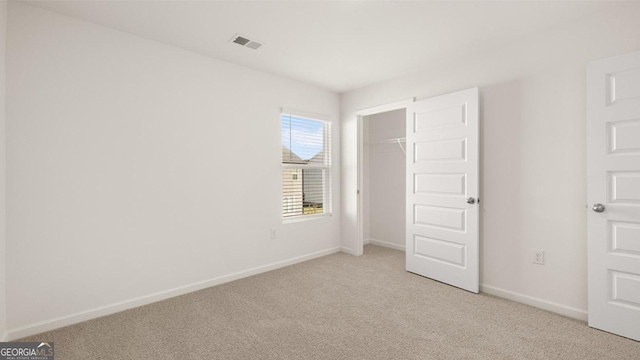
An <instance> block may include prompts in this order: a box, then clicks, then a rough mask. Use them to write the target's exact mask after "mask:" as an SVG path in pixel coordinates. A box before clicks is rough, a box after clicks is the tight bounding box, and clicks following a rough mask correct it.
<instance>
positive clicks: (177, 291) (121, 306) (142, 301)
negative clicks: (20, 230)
mask: <svg viewBox="0 0 640 360" xmlns="http://www.w3.org/2000/svg"><path fill="white" fill-rule="evenodd" d="M343 250H344V249H343V248H341V247H339V246H337V247H333V248H330V249H326V250H322V251H317V252H314V253H310V254H307V255H302V256H298V257H295V258H291V259H288V260H283V261H279V262H275V263H272V264H267V265H263V266H258V267H255V268H252V269H248V270H244V271H240V272H236V273H233V274H228V275H223V276H219V277H216V278H213V279H210V280H204V281H200V282H197V283H193V284H189V285H185V286H180V287H177V288H174V289H169V290H165V291H160V292H157V293H154V294H150V295H145V296H141V297H138V298H135V299H130V300H125V301H121V302H118V303H115V304H110V305H105V306H100V307H97V308H93V309H90V310H85V311H81V312H78V313H75V314H70V315H66V316H61V317H58V318H55V319H50V320H45V321H41V322H38V323H35V324H30V325H25V326H21V327H19V328H16V329H11V330H9V331H8V332H7V333H6V335H5V339H8V340H15V339H20V338H23V337H27V336H31V335H36V334H40V333H43V332H45V331H50V330H53V329H58V328H61V327H64V326H69V325H73V324H77V323H80V322H83V321H87V320H92V319H96V318H99V317H102V316H106V315H111V314H115V313H118V312H121V311H124V310H129V309H133V308H136V307H139V306H143V305H148V304H151V303H154V302H158V301H162V300H166V299H169V298H172V297H176V296H180V295H184V294H188V293H191V292H194V291H198V290H202V289H206V288H208V287H212V286H216V285H220V284H224V283H228V282H231V281H235V280H239V279H242V278H246V277H249V276H253V275H257V274H261V273H264V272H267V271H272V270H276V269H279V268H283V267H286V266H290V265H294V264H297V263H301V262H304V261H308V260H312V259H316V258H319V257H323V256H327V255H331V254H335V253H339V252H340V251H343Z"/></svg>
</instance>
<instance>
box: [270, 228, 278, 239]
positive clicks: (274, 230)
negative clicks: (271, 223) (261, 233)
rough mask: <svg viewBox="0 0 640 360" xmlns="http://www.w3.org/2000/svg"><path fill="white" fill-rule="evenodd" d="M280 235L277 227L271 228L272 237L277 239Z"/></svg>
mask: <svg viewBox="0 0 640 360" xmlns="http://www.w3.org/2000/svg"><path fill="white" fill-rule="evenodd" d="M277 237H278V231H277V230H276V228H271V238H272V239H275V238H277Z"/></svg>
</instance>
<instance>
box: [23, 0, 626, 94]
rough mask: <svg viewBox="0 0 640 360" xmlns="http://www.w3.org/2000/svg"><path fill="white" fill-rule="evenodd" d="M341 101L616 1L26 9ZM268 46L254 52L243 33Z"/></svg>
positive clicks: (148, 1) (64, 4)
mask: <svg viewBox="0 0 640 360" xmlns="http://www.w3.org/2000/svg"><path fill="white" fill-rule="evenodd" d="M23 2H26V3H29V4H31V5H34V6H37V7H40V8H44V9H48V10H51V11H54V12H57V13H60V14H64V15H68V16H71V17H74V18H77V19H82V20H86V21H89V22H92V23H96V24H100V25H104V26H108V27H111V28H114V29H117V30H120V31H124V32H127V33H130V34H134V35H137V36H141V37H144V38H148V39H152V40H156V41H160V42H163V43H166V44H170V45H173V46H177V47H180V48H183V49H187V50H190V51H194V52H197V53H200V54H204V55H207V56H211V57H213V58H217V59H221V60H224V61H228V62H231V63H236V64H240V65H244V66H247V67H250V68H254V69H257V70H261V71H265V72H268V73H272V74H276V75H280V76H284V77H287V78H291V79H296V80H300V81H303V82H306V83H310V84H313V85H317V86H320V87H323V88H326V89H329V90H331V91H335V92H338V93H342V92H346V91H349V90H353V89H357V88H360V87H364V86H367V85H369V84H373V83H376V82H379V81H383V80H386V79H390V78H394V77H397V76H400V75H402V74H405V73H408V72H411V71H415V70H417V69H420V68H428V67H433V66H437V65H439V64H442V63H445V62H447V61H449V60H451V59H455V58H459V57H462V56H470V55H471V54H474V53H476V52H478V51H481V50H482V49H487V48H493V47H499V46H501V45H507V44H510V43H512V42H514V41H518V39H520V38H522V37H524V36H527V35H529V34H532V33H536V32H540V31H544V29H546V28H549V27H553V26H559V25H561V24H563V23H566V22H568V21H571V20H573V19H576V18H584V17H590V16H598V15H599V14H603V13H606V10H607V9H608V8H612V7H616V6H621V3H618V2H576V1H568V2H564V1H554V2H549V1H545V2H515V1H504V2H484V1H472V2H458V1H450V2H435V1H296V2H284V1H251V2H249V1H185V0H180V1H178V0H176V1H154V0H144V1H122V0H118V1H86V0H78V1H23ZM236 33H239V34H242V35H245V36H248V37H249V38H252V39H254V40H258V41H260V42H263V43H264V44H265V45H264V46H262V47H261V48H260V49H258V50H251V49H249V48H245V47H242V46H239V45H236V44H233V43H230V42H229V39H231V37H232V36H233V35H234V34H236Z"/></svg>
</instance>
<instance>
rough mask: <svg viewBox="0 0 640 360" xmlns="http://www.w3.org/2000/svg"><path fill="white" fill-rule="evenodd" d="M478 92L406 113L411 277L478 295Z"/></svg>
mask: <svg viewBox="0 0 640 360" xmlns="http://www.w3.org/2000/svg"><path fill="white" fill-rule="evenodd" d="M478 113H479V111H478V88H473V89H468V90H464V91H460V92H456V93H453V94H448V95H443V96H438V97H435V98H431V99H427V100H422V101H418V102H415V103H412V104H410V105H409V106H408V107H407V148H406V149H407V212H406V214H407V227H406V249H407V250H406V256H407V271H410V272H412V273H416V274H418V275H422V276H426V277H429V278H431V279H434V280H438V281H441V282H444V283H447V284H450V285H453V286H457V287H459V288H462V289H465V290H468V291H471V292H474V293H477V292H478V291H479V280H480V274H479V224H478V222H479V205H478V203H479V202H480V199H479V196H478V195H479V194H478V191H479V189H478V168H479V165H478V158H479V156H478V149H479V139H478V122H479V115H478Z"/></svg>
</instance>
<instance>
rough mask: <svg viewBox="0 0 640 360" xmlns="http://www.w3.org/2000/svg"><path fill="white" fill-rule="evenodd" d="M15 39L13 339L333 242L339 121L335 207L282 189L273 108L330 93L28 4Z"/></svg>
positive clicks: (321, 250) (324, 98)
mask: <svg viewBox="0 0 640 360" xmlns="http://www.w3.org/2000/svg"><path fill="white" fill-rule="evenodd" d="M8 34H9V38H8V59H7V68H8V79H7V81H8V82H7V95H8V97H7V101H8V104H9V108H8V116H7V119H8V139H7V143H8V160H7V166H8V175H9V176H8V179H7V182H8V223H9V233H8V244H7V247H8V249H7V251H8V254H9V259H8V284H7V298H8V300H7V301H8V328H9V331H10V337H12V338H15V337H18V336H24V335H27V334H30V333H34V332H39V331H43V330H46V329H48V328H52V327H57V326H61V325H66V324H68V323H73V322H77V321H81V320H85V319H87V318H91V317H94V316H98V315H103V314H105V313H109V312H113V311H116V310H121V309H124V308H127V307H131V306H135V305H140V304H144V303H147V302H149V301H153V300H158V299H161V298H164V297H168V296H171V295H176V294H179V293H182V292H186V291H190V290H194V289H198V288H201V287H206V286H210V285H213V284H216V283H219V282H221V281H226V280H229V279H234V278H237V277H239V276H244V275H247V274H252V273H255V272H257V271H263V270H265V269H269V268H272V267H275V266H281V265H284V264H288V263H291V262H295V261H300V260H302V259H307V258H310V257H313V256H319V255H324V254H328V253H331V252H337V251H339V250H340V247H339V246H340V212H339V208H340V206H339V201H338V200H337V199H339V194H340V182H339V178H340V151H339V138H340V127H339V126H338V125H337V124H336V126H334V131H333V141H334V146H333V149H332V152H333V154H334V162H333V163H334V164H335V171H334V172H333V182H334V186H333V198H334V199H336V200H335V204H336V205H335V206H334V216H332V217H324V218H321V219H316V220H311V221H304V222H297V223H291V224H285V225H283V224H282V220H281V206H282V205H281V190H280V182H281V144H280V108H281V107H282V106H285V107H289V108H294V109H300V110H303V111H308V112H313V113H318V114H326V115H329V116H330V117H331V118H332V119H333V120H337V119H338V113H339V97H338V95H337V94H334V93H331V92H328V91H325V90H321V89H318V88H315V87H312V86H308V85H305V84H302V83H299V82H295V81H291V80H287V79H283V78H279V77H276V76H272V75H267V74H264V73H260V72H257V71H253V70H250V69H247V68H243V67H240V66H236V65H232V64H229V63H225V62H221V61H217V60H214V59H211V58H207V57H204V56H201V55H198V54H195V53H190V52H187V51H184V50H181V49H178V48H174V47H170V46H167V45H163V44H160V43H156V42H153V41H149V40H146V39H143V38H139V37H135V36H131V35H128V34H126V33H122V32H118V31H114V30H110V29H108V28H104V27H100V26H97V25H92V24H89V23H85V22H82V21H77V20H74V19H71V18H67V17H63V16H60V15H56V14H54V13H50V12H47V11H44V10H41V9H37V8H33V7H30V6H28V5H24V4H19V3H11V4H10V7H9V32H8ZM251 55H252V54H251V52H250V51H247V56H251ZM256 175H258V176H256ZM271 227H276V228H277V230H278V238H277V239H275V240H271V239H270V228H271Z"/></svg>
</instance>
